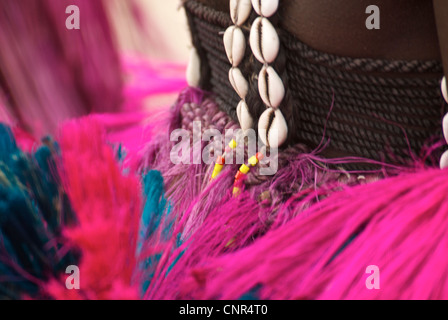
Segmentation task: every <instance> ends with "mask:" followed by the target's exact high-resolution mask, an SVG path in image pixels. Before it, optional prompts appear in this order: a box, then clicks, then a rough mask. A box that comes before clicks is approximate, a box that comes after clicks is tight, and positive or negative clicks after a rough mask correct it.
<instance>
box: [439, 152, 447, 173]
mask: <svg viewBox="0 0 448 320" xmlns="http://www.w3.org/2000/svg"><path fill="white" fill-rule="evenodd" d="M447 167H448V151H445V152H444V153H443V154H442V157H441V158H440V169H445V168H447Z"/></svg>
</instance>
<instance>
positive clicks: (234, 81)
mask: <svg viewBox="0 0 448 320" xmlns="http://www.w3.org/2000/svg"><path fill="white" fill-rule="evenodd" d="M229 81H230V84H231V85H232V87H233V89H235V91H236V93H237V94H238V95H239V96H240V98H241V99H242V100H244V99H246V95H247V92H248V91H249V84H248V83H247V80H246V79H244V76H243V74H242V73H241V70H240V69H238V68H231V69H230V70H229Z"/></svg>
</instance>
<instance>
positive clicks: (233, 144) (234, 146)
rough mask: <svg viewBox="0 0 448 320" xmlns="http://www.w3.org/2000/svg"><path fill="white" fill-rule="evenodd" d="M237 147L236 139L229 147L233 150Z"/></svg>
mask: <svg viewBox="0 0 448 320" xmlns="http://www.w3.org/2000/svg"><path fill="white" fill-rule="evenodd" d="M237 145H238V144H237V143H236V141H235V139H232V141H230V143H229V147H230V148H232V149H235V148H236V147H237Z"/></svg>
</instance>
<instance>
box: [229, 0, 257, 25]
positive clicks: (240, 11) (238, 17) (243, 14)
mask: <svg viewBox="0 0 448 320" xmlns="http://www.w3.org/2000/svg"><path fill="white" fill-rule="evenodd" d="M251 11H252V5H251V3H250V0H230V17H231V18H232V21H233V23H234V24H235V25H237V26H241V25H243V24H244V23H245V22H246V21H247V19H248V18H249V16H250V12H251Z"/></svg>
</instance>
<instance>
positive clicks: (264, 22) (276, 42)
mask: <svg viewBox="0 0 448 320" xmlns="http://www.w3.org/2000/svg"><path fill="white" fill-rule="evenodd" d="M249 42H250V47H251V49H252V53H253V54H254V56H255V58H257V60H258V61H260V62H261V63H272V62H273V61H274V60H275V58H277V55H278V51H279V49H280V39H279V37H278V34H277V31H275V28H274V26H273V25H272V24H271V22H269V20H268V19H266V18H262V17H258V18H257V19H255V21H254V23H253V25H252V27H251V29H250V36H249Z"/></svg>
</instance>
